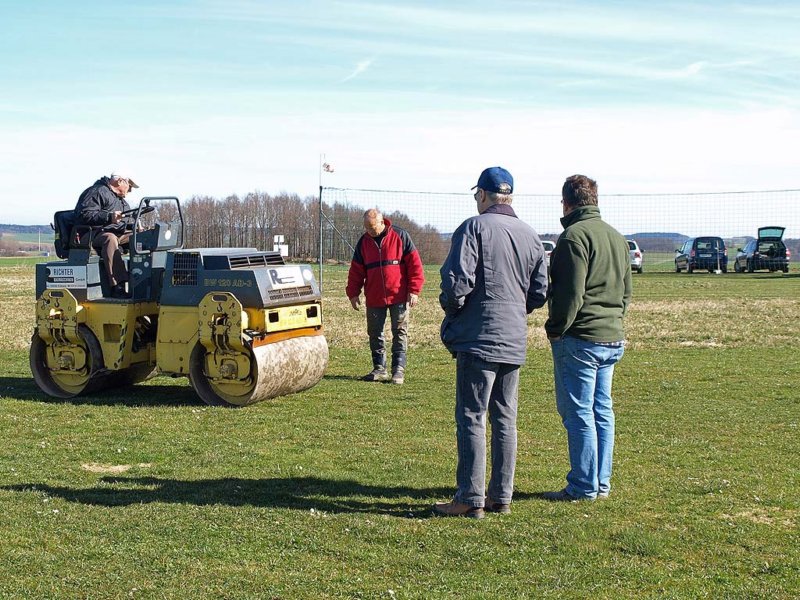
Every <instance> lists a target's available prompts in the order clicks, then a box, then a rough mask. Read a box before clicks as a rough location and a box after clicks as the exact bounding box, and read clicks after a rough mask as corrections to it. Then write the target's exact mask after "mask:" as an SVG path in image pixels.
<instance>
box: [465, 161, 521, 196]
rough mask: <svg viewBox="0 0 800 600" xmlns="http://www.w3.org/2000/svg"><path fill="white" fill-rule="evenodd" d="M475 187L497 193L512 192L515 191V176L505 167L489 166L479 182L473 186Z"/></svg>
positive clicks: (479, 178)
mask: <svg viewBox="0 0 800 600" xmlns="http://www.w3.org/2000/svg"><path fill="white" fill-rule="evenodd" d="M506 186H508V187H506ZM475 188H481V189H482V190H486V191H487V192H494V193H496V194H510V193H512V192H513V191H514V178H513V177H511V173H509V172H508V171H506V170H505V169H504V168H503V167H489V168H488V169H484V170H483V173H481V176H480V177H478V184H477V185H474V186H472V189H473V190H474V189H475Z"/></svg>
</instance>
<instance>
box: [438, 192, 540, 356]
mask: <svg viewBox="0 0 800 600" xmlns="http://www.w3.org/2000/svg"><path fill="white" fill-rule="evenodd" d="M440 273H441V276H442V283H441V289H442V292H441V294H440V295H439V303H440V304H441V306H442V308H443V309H444V312H445V316H444V321H443V322H442V327H441V337H442V343H443V344H444V345H445V347H447V349H448V350H450V352H451V353H453V354H456V353H458V352H469V353H471V354H475V355H477V356H479V357H480V358H482V359H483V360H486V361H489V362H498V363H504V364H512V365H522V364H524V363H525V357H526V350H527V342H528V317H527V315H528V313H530V312H531V311H533V309H535V308H539V307H540V306H543V305H544V303H545V300H546V298H547V263H546V262H545V256H544V247H543V246H542V242H541V241H540V240H539V235H538V234H537V233H536V232H535V231H534V230H533V228H531V227H530V226H529V225H528V224H526V223H524V222H523V221H521V220H520V219H518V218H517V215H516V214H515V213H514V210H513V209H512V208H511V206H509V205H507V204H494V205H492V206H490V207H489V208H488V209H486V210H485V211H484V212H483V213H482V214H480V215H478V216H477V217H472V218H470V219H467V220H466V221H464V222H463V223H462V224H461V225H460V226H459V227H458V229H456V231H455V232H454V233H453V237H452V240H451V245H450V253H449V254H448V255H447V258H446V259H445V261H444V264H443V265H442V268H441V271H440Z"/></svg>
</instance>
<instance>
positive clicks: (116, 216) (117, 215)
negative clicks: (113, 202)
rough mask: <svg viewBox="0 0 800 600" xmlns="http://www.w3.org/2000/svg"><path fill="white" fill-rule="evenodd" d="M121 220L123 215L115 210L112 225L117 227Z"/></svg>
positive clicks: (112, 214)
mask: <svg viewBox="0 0 800 600" xmlns="http://www.w3.org/2000/svg"><path fill="white" fill-rule="evenodd" d="M121 220H122V213H121V212H120V211H118V210H115V211H114V212H113V213H111V224H112V225H115V224H117V223H119V222H120V221H121Z"/></svg>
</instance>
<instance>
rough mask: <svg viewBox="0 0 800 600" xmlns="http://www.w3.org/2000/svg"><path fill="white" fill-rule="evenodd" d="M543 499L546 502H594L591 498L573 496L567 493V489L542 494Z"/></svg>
mask: <svg viewBox="0 0 800 600" xmlns="http://www.w3.org/2000/svg"><path fill="white" fill-rule="evenodd" d="M541 497H542V498H544V499H545V500H549V501H550V502H583V501H591V500H594V498H589V497H586V496H584V497H581V498H578V497H576V496H573V495H572V494H570V493H568V492H567V488H564V489H563V490H559V491H557V492H542V494H541Z"/></svg>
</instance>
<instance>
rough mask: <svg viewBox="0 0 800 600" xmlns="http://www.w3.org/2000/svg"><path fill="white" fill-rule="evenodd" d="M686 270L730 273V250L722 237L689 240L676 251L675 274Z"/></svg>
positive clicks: (688, 271)
mask: <svg viewBox="0 0 800 600" xmlns="http://www.w3.org/2000/svg"><path fill="white" fill-rule="evenodd" d="M683 269H686V272H687V273H691V272H692V271H694V270H695V269H707V270H708V272H709V273H711V272H712V271H716V270H720V271H722V272H723V273H727V272H728V249H727V248H726V247H725V242H724V241H723V239H722V238H721V237H713V236H705V237H696V238H689V239H688V240H686V242H684V244H683V246H681V247H680V248H678V249H677V250H675V272H676V273H680V272H681V271H682V270H683Z"/></svg>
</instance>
